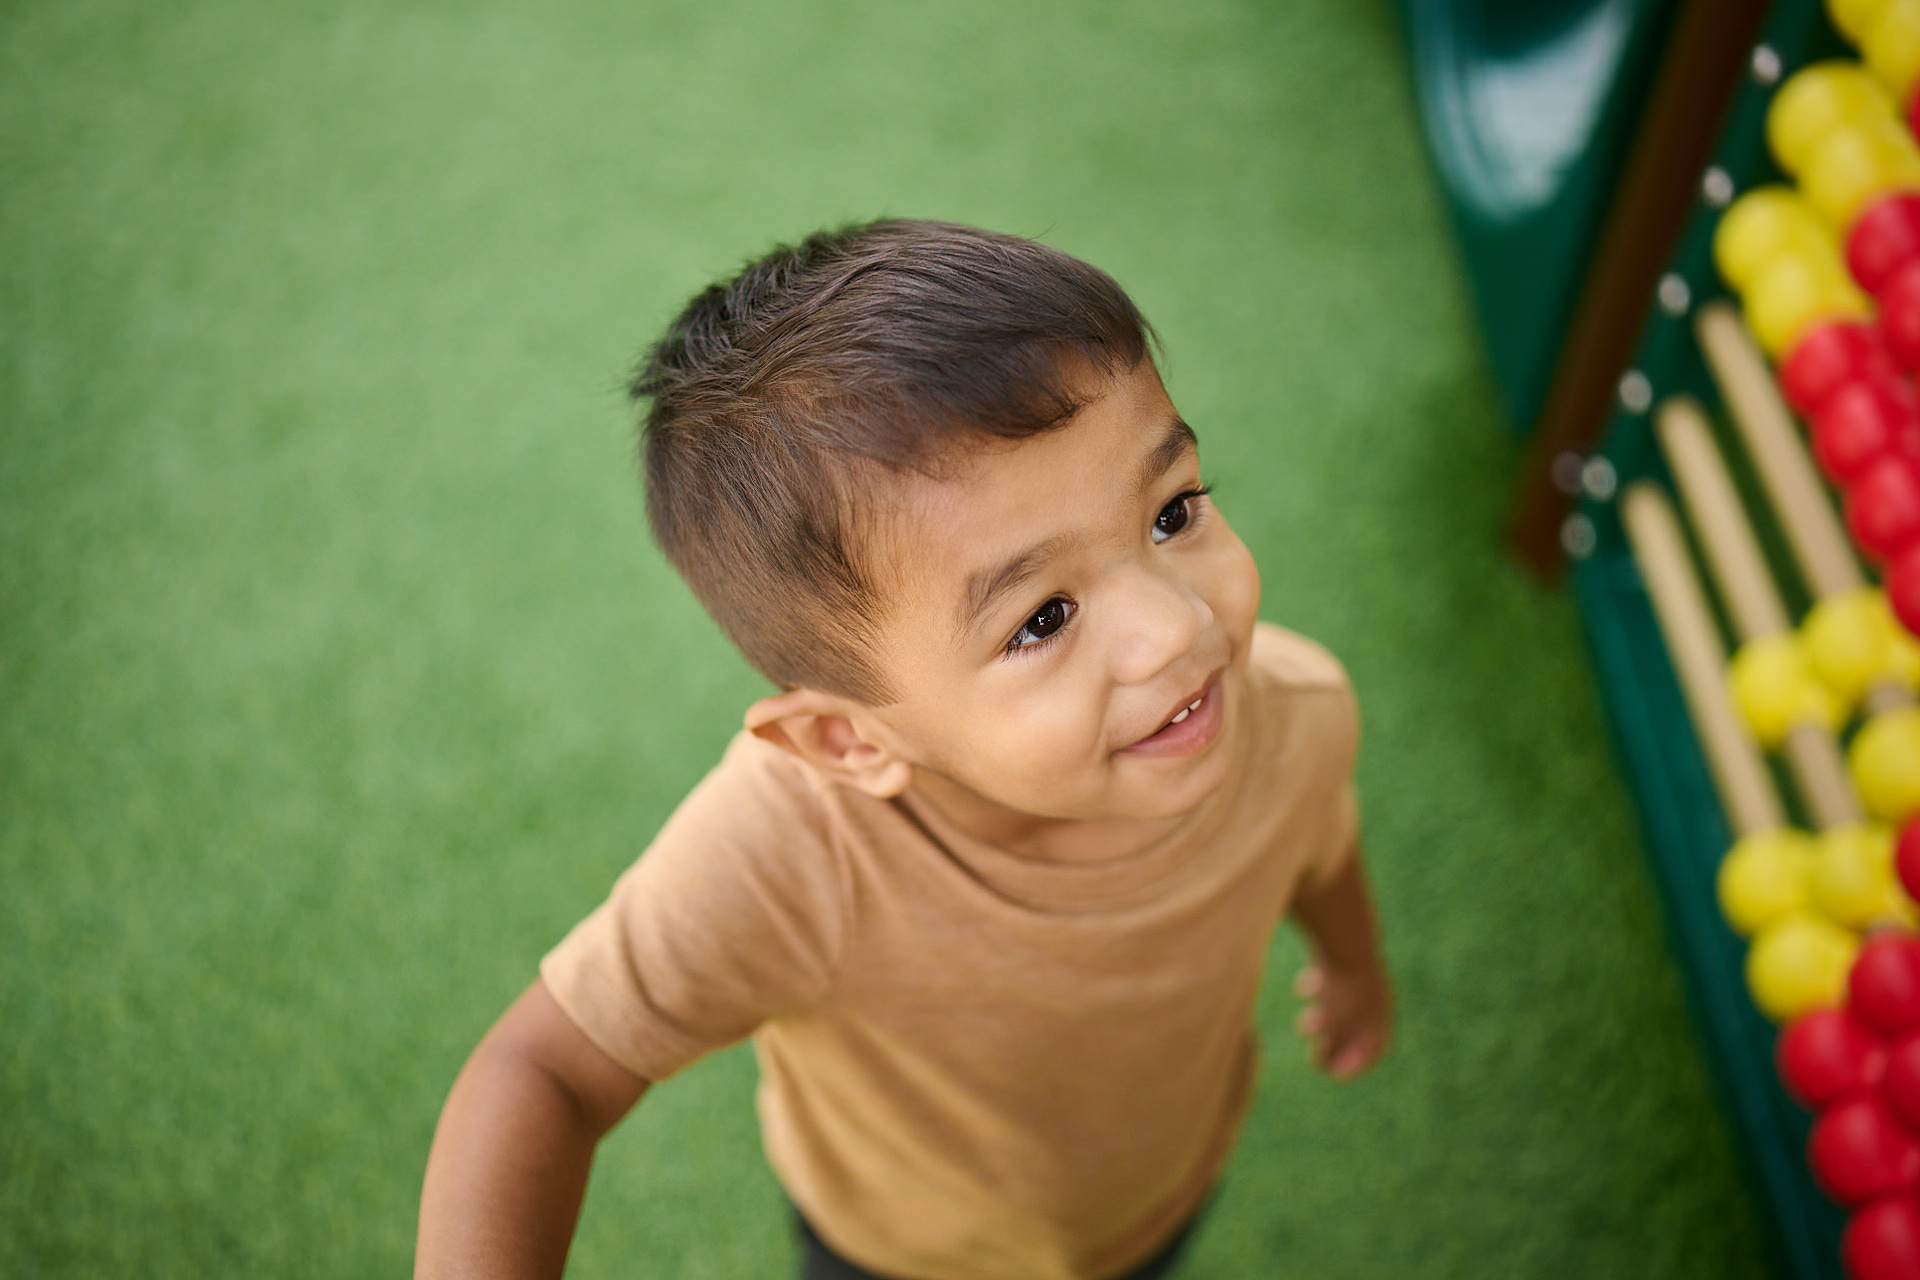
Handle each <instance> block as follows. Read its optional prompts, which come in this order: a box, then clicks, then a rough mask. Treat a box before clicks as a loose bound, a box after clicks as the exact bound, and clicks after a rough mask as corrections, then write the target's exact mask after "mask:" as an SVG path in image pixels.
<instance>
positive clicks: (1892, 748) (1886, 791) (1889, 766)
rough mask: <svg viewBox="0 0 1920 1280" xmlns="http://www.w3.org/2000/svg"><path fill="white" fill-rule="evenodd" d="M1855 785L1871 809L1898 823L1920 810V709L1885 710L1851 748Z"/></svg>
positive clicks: (1870, 722) (1849, 759) (1859, 735)
mask: <svg viewBox="0 0 1920 1280" xmlns="http://www.w3.org/2000/svg"><path fill="white" fill-rule="evenodd" d="M1847 764H1848V766H1849V767H1850V768H1851V769H1852V771H1853V785H1854V786H1855V787H1856V788H1858V790H1859V792H1860V802H1861V803H1862V804H1864V805H1866V807H1867V812H1868V813H1870V814H1872V815H1873V816H1874V817H1876V818H1878V819H1880V820H1881V821H1882V822H1891V823H1893V824H1894V825H1895V826H1898V825H1900V824H1901V823H1902V822H1905V821H1906V820H1907V819H1908V818H1909V817H1911V816H1912V815H1913V814H1914V813H1915V812H1916V811H1920V708H1915V707H1900V708H1897V709H1896V710H1893V711H1883V712H1881V713H1880V714H1879V715H1877V716H1875V717H1874V718H1873V719H1871V720H1869V721H1867V723H1866V724H1864V725H1862V726H1861V728H1860V732H1859V733H1857V734H1855V735H1854V737H1853V745H1852V746H1850V747H1849V748H1848V749H1847Z"/></svg>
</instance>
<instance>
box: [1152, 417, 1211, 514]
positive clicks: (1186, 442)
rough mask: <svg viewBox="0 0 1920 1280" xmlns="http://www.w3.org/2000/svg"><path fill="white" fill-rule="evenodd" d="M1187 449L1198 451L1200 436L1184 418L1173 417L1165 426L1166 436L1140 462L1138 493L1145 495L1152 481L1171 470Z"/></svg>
mask: <svg viewBox="0 0 1920 1280" xmlns="http://www.w3.org/2000/svg"><path fill="white" fill-rule="evenodd" d="M1189 449H1191V450H1193V451H1194V452H1196V453H1197V452H1199V449H1200V438H1199V437H1198V436H1196V435H1194V434H1193V428H1192V427H1190V426H1188V425H1187V424H1186V421H1185V420H1184V419H1182V418H1179V417H1175V418H1174V420H1173V423H1172V424H1171V425H1170V426H1168V428H1167V438H1166V439H1164V440H1162V441H1161V442H1160V443H1159V444H1158V445H1156V446H1154V450H1153V452H1152V453H1150V454H1148V455H1147V456H1146V459H1145V460H1144V461H1143V462H1142V463H1141V464H1140V480H1139V483H1138V485H1137V486H1136V488H1137V489H1138V491H1139V493H1140V495H1141V496H1142V497H1144V496H1146V492H1147V490H1149V489H1151V488H1153V485H1154V482H1155V481H1156V480H1158V479H1159V478H1160V477H1161V476H1163V475H1165V474H1167V472H1169V471H1171V470H1173V466H1174V464H1175V463H1176V462H1178V461H1180V459H1182V458H1184V457H1186V456H1187V451H1188V450H1189Z"/></svg>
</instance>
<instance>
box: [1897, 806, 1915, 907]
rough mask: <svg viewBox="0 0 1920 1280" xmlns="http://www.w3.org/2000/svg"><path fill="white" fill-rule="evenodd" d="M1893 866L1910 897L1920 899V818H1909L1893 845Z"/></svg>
mask: <svg viewBox="0 0 1920 1280" xmlns="http://www.w3.org/2000/svg"><path fill="white" fill-rule="evenodd" d="M1893 867H1894V870H1895V871H1896V872H1898V873H1899V875H1900V885H1901V887H1902V888H1904V889H1905V890H1906V891H1907V896H1908V897H1909V898H1914V899H1916V900H1920V818H1912V819H1909V820H1908V822H1907V825H1906V826H1904V827H1902V828H1901V829H1900V839H1899V840H1898V841H1897V842H1896V843H1895V844H1894V846H1893Z"/></svg>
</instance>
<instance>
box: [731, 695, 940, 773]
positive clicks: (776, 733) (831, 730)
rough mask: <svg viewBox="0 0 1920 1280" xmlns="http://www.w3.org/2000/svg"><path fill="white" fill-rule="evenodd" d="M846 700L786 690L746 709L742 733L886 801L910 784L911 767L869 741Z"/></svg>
mask: <svg viewBox="0 0 1920 1280" xmlns="http://www.w3.org/2000/svg"><path fill="white" fill-rule="evenodd" d="M852 710H853V707H852V704H850V703H848V702H847V701H846V699H844V698H839V697H835V696H834V695H833V694H830V693H820V692H818V691H817V690H814V689H790V690H788V691H787V692H786V693H776V694H774V695H773V696H772V697H768V698H762V699H760V701H758V702H756V703H754V704H753V705H752V706H751V707H748V708H747V731H748V732H749V733H751V734H753V736H754V737H756V738H763V739H765V740H766V741H768V742H771V743H773V744H774V745H775V746H777V747H784V748H785V749H786V750H788V751H791V752H793V754H795V755H796V756H799V757H800V758H801V759H802V760H805V761H806V762H807V763H809V764H811V765H813V766H814V767H815V768H816V769H819V770H820V771H821V772H823V773H825V774H827V775H829V776H830V777H834V778H838V779H839V780H840V781H842V782H845V783H848V784H850V785H852V786H855V787H858V788H859V789H860V790H862V791H864V792H866V793H867V794H868V795H870V796H874V797H877V798H879V799H881V800H891V799H892V798H893V797H894V796H897V795H899V794H900V793H901V792H902V791H905V790H906V789H907V788H908V787H909V786H910V785H912V783H913V766H912V765H911V764H909V763H907V761H906V760H904V759H902V758H901V757H900V756H899V755H897V754H895V753H894V752H893V751H891V750H889V749H888V748H886V747H884V746H881V745H879V744H878V743H874V742H871V741H869V740H868V739H867V738H866V737H865V736H863V735H862V734H861V732H860V730H859V729H858V728H856V727H855V725H854V720H853V718H852V717H851V716H850V715H849V714H848V713H849V712H851V711H852Z"/></svg>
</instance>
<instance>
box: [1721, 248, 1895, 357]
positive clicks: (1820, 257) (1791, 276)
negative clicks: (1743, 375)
mask: <svg viewBox="0 0 1920 1280" xmlns="http://www.w3.org/2000/svg"><path fill="white" fill-rule="evenodd" d="M1742 302H1743V304H1744V306H1745V309H1746V316H1747V327H1748V328H1749V329H1751V330H1752V331H1753V336H1754V337H1755V338H1756V339H1758V340H1759V343H1760V345H1761V347H1763V348H1764V349H1765V350H1766V352H1767V354H1768V355H1770V356H1773V357H1775V358H1778V357H1779V355H1780V353H1781V352H1783V351H1785V350H1786V349H1787V348H1788V347H1790V346H1792V345H1793V341H1794V339H1795V338H1797V337H1799V336H1800V334H1801V333H1802V332H1803V331H1804V330H1805V329H1806V328H1807V327H1808V326H1809V325H1812V324H1815V323H1817V322H1819V321H1822V320H1840V319H1845V320H1864V319H1867V318H1868V317H1869V316H1870V315H1871V314H1872V309H1871V304H1869V303H1868V301H1867V296H1866V295H1865V294H1864V293H1861V292H1860V290H1859V289H1858V288H1856V287H1855V286H1854V284H1853V282H1852V281H1851V280H1849V279H1848V278H1847V274H1846V268H1845V267H1843V266H1842V265H1841V263H1840V256H1839V253H1838V251H1836V250H1835V249H1833V248H1832V247H1831V246H1830V245H1829V246H1827V247H1826V249H1825V251H1824V252H1812V251H1806V250H1798V249H1796V250H1794V251H1792V252H1783V253H1776V254H1774V255H1773V256H1772V257H1771V258H1768V259H1767V260H1766V261H1765V262H1763V263H1761V264H1760V266H1759V268H1758V269H1757V270H1756V271H1755V272H1754V273H1753V275H1752V277H1751V278H1749V280H1748V281H1747V288H1746V291H1745V296H1744V298H1743V299H1742Z"/></svg>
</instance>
